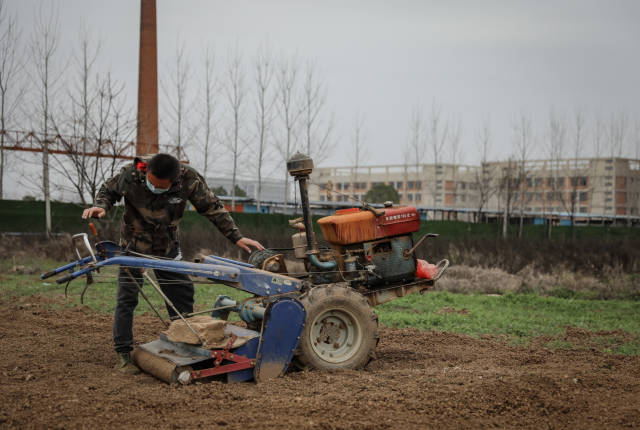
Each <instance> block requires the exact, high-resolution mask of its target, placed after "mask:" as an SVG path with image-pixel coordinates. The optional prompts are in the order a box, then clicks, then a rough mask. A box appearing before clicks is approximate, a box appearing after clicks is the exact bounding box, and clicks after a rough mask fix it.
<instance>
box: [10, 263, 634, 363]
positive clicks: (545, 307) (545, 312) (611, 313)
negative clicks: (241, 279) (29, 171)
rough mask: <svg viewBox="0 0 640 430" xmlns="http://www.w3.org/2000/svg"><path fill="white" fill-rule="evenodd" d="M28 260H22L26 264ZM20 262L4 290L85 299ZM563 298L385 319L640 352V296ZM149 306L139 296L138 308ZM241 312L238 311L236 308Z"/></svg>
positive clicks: (458, 303) (100, 278)
mask: <svg viewBox="0 0 640 430" xmlns="http://www.w3.org/2000/svg"><path fill="white" fill-rule="evenodd" d="M22 264H24V262H23V263H22ZM31 264H32V267H33V268H35V269H37V271H38V274H39V273H40V272H44V271H47V270H50V269H51V268H53V267H56V266H58V265H59V263H56V262H53V261H51V260H40V261H32V262H31ZM13 265H14V263H13V261H11V260H0V294H2V295H3V296H4V297H7V296H9V295H18V296H32V295H40V296H44V297H50V298H52V299H53V300H52V301H51V302H52V303H53V304H52V306H64V307H71V306H76V305H77V304H79V301H80V292H81V291H82V289H83V287H84V281H83V280H82V279H80V280H76V281H74V282H72V283H71V284H70V286H69V291H68V292H69V297H68V298H67V299H66V300H65V299H64V286H62V285H58V284H56V283H55V281H54V280H47V281H45V282H43V281H41V280H40V279H39V277H38V274H33V275H20V274H12V273H8V272H9V270H10V269H11V268H12V267H13ZM105 269H106V270H104V269H103V271H102V272H101V273H100V274H98V275H96V277H95V280H96V283H95V284H93V285H91V286H89V289H88V291H87V293H86V294H85V305H87V306H89V307H91V308H92V309H95V310H96V311H97V312H100V313H112V312H113V311H114V307H115V297H116V291H117V282H116V279H115V276H116V274H117V269H116V268H113V267H111V268H105ZM144 290H145V292H146V293H147V295H148V297H149V298H150V299H151V301H152V303H153V304H154V306H156V307H157V308H158V309H159V310H160V311H161V313H162V314H164V315H166V310H165V307H164V303H163V301H162V298H161V297H160V296H159V295H158V294H157V293H156V292H155V291H154V290H153V288H152V287H151V286H150V285H149V284H148V283H146V284H145V287H144ZM220 294H224V295H228V296H230V297H232V298H234V299H235V300H242V299H244V298H246V297H249V294H247V293H244V292H242V291H239V290H236V289H233V288H230V287H226V286H223V285H217V284H198V285H196V294H195V303H196V306H195V308H196V310H204V309H208V308H211V307H213V303H214V301H215V299H216V297H217V296H218V295H220ZM557 296H560V297H551V296H541V295H538V294H528V293H517V292H514V293H507V294H503V295H486V294H473V293H472V294H456V293H452V292H448V291H432V292H429V293H427V294H425V295H419V294H414V295H410V296H406V297H403V298H401V299H397V300H395V301H393V302H390V303H387V304H384V305H382V306H378V307H377V308H376V311H377V312H378V314H379V317H380V322H381V323H382V324H384V325H386V326H390V327H415V328H418V329H421V330H437V331H446V332H452V333H461V334H466V335H471V336H474V337H480V336H485V335H489V336H495V337H499V338H505V339H507V340H508V341H510V342H511V343H513V344H520V345H526V344H528V343H529V342H531V341H535V340H536V339H544V342H543V345H544V346H547V347H550V348H581V347H587V346H588V347H595V348H597V349H599V350H600V351H604V352H609V353H612V354H631V355H640V301H633V300H597V299H591V300H585V299H582V298H577V297H578V296H579V294H575V293H569V292H567V291H563V290H560V291H558V293H557ZM148 312H151V311H150V309H149V307H148V305H147V304H146V303H145V302H144V301H143V299H142V298H140V304H139V305H138V307H137V309H136V314H142V313H148ZM231 315H232V317H235V318H236V319H237V316H235V315H234V314H231Z"/></svg>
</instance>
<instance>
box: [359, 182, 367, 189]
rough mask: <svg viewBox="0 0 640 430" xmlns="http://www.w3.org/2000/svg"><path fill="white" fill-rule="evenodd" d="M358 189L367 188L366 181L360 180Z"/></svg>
mask: <svg viewBox="0 0 640 430" xmlns="http://www.w3.org/2000/svg"><path fill="white" fill-rule="evenodd" d="M360 189H361V190H366V189H367V183H366V182H360Z"/></svg>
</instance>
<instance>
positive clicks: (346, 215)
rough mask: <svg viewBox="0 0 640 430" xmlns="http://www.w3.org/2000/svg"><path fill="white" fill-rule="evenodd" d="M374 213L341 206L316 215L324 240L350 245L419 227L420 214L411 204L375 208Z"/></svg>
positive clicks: (409, 231)
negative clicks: (329, 214)
mask: <svg viewBox="0 0 640 430" xmlns="http://www.w3.org/2000/svg"><path fill="white" fill-rule="evenodd" d="M379 211H380V212H381V213H382V214H381V215H380V216H376V215H375V214H374V213H373V212H371V211H368V210H361V209H359V208H350V209H341V210H338V211H336V213H335V215H331V216H327V217H324V218H320V219H319V220H318V224H319V225H320V228H321V229H322V234H323V235H324V238H325V239H326V240H327V242H329V243H331V244H332V245H351V244H354V243H361V242H370V241H372V240H377V239H383V238H385V237H391V236H397V235H401V234H409V233H413V232H415V231H418V229H419V228H420V216H419V215H418V211H417V210H416V208H415V207H413V206H396V207H390V208H384V209H379Z"/></svg>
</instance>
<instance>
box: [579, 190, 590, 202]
mask: <svg viewBox="0 0 640 430" xmlns="http://www.w3.org/2000/svg"><path fill="white" fill-rule="evenodd" d="M588 199H589V194H588V193H587V192H586V191H580V201H581V202H586V201H587V200H588Z"/></svg>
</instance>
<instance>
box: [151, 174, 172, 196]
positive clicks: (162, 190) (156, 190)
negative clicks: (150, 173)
mask: <svg viewBox="0 0 640 430" xmlns="http://www.w3.org/2000/svg"><path fill="white" fill-rule="evenodd" d="M147 188H149V191H151V192H152V193H153V194H162V193H166V192H167V191H169V188H158V187H155V186H154V185H153V184H152V183H151V182H149V178H147Z"/></svg>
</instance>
